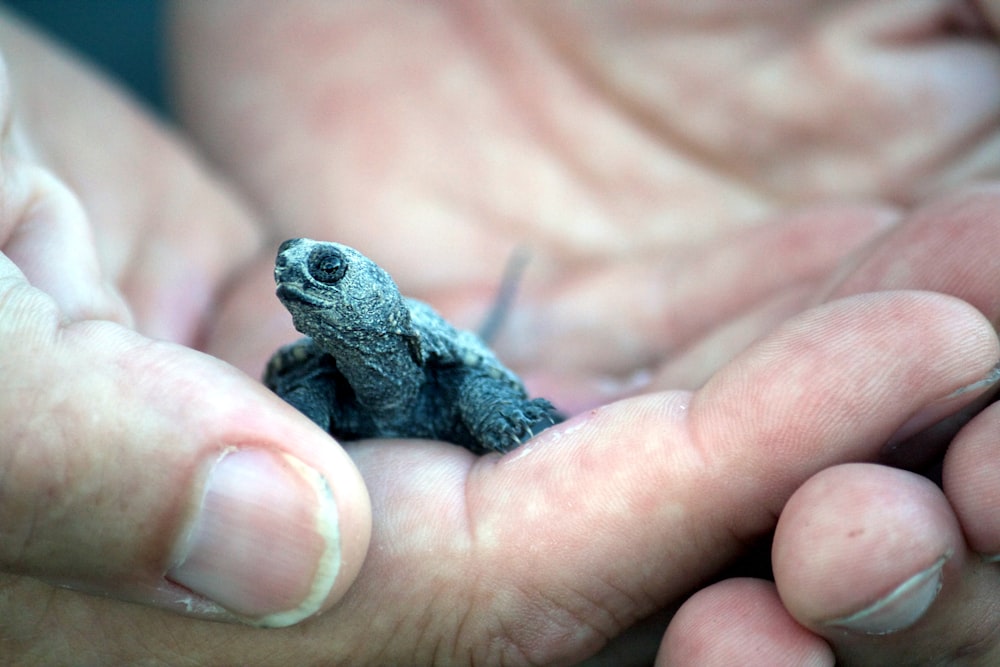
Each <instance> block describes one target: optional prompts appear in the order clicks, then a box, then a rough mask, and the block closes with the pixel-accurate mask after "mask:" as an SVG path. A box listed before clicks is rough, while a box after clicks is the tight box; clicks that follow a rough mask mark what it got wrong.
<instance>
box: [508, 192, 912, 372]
mask: <svg viewBox="0 0 1000 667" xmlns="http://www.w3.org/2000/svg"><path fill="white" fill-rule="evenodd" d="M895 219H896V216H895V214H894V213H892V212H891V211H887V210H885V209H877V208H874V207H856V206H855V207H848V206H842V207H833V206H831V207H828V208H816V209H812V210H809V211H803V212H800V213H795V214H789V215H787V216H785V217H782V218H780V219H777V220H773V221H770V222H769V223H767V224H762V225H760V226H758V227H755V228H753V229H750V230H746V231H744V232H743V233H739V234H733V235H732V236H731V238H729V239H727V240H726V242H725V243H706V244H705V245H703V246H699V247H694V248H689V249H685V250H684V251H683V252H680V253H677V254H676V255H673V256H670V255H668V256H666V257H665V256H663V253H662V251H660V252H657V254H655V255H653V256H649V257H645V256H642V255H635V256H630V257H629V258H628V261H624V262H617V263H616V264H615V265H614V266H611V267H609V268H603V267H601V266H593V265H592V264H591V265H588V266H587V267H586V271H583V272H580V273H579V274H577V273H573V272H570V273H569V275H568V276H567V277H566V278H565V279H562V280H560V281H558V282H557V283H556V284H554V285H544V286H542V285H539V286H536V287H534V286H533V285H531V284H530V283H529V284H526V285H525V288H524V290H523V293H524V294H525V297H526V298H525V299H522V301H521V302H520V303H521V304H522V306H521V307H520V308H519V309H518V310H515V312H513V313H512V316H511V321H510V323H509V325H508V326H507V328H506V330H505V332H504V333H502V334H501V338H500V341H499V342H500V343H501V344H503V343H507V345H506V346H503V347H501V350H502V351H504V352H508V353H509V355H510V359H511V361H512V363H514V364H515V365H521V366H524V367H527V368H531V367H537V366H542V367H544V368H549V369H553V370H554V371H561V370H563V369H569V370H571V371H580V370H584V371H589V372H590V373H591V374H597V375H598V376H610V377H612V378H615V377H617V378H622V377H627V376H629V375H630V374H631V373H634V372H635V371H637V370H646V371H649V370H651V369H652V368H654V367H655V365H657V364H659V363H662V362H663V361H664V360H670V359H673V358H675V357H677V356H678V355H682V354H684V352H685V349H686V348H687V347H688V346H690V345H692V344H694V343H695V342H697V341H701V340H703V339H705V338H706V337H709V336H710V335H711V334H712V332H713V331H715V330H716V329H717V328H725V327H726V326H727V325H728V324H729V323H730V322H732V321H735V320H740V319H742V318H748V317H749V314H750V313H752V312H754V311H755V310H757V309H760V308H763V309H767V308H768V305H769V304H773V302H774V301H775V300H776V299H780V296H781V295H782V294H783V293H785V291H786V290H792V291H793V292H799V291H800V287H801V286H802V285H803V284H809V283H811V282H814V281H816V280H819V279H820V278H821V277H824V276H826V275H828V274H829V272H830V271H831V270H833V268H834V267H835V266H837V264H838V263H839V262H840V261H841V260H842V259H843V257H844V256H845V255H847V254H848V253H850V252H851V251H852V250H855V249H856V248H857V247H858V246H860V245H862V244H864V243H866V242H868V241H870V240H871V239H872V237H873V236H875V235H877V234H878V233H880V232H881V231H883V230H884V229H885V227H886V226H887V225H888V224H891V223H892V222H893V221H895ZM528 275H529V277H530V267H529V274H528ZM533 287H534V289H533ZM539 294H540V295H543V296H541V297H538V296H537V295H539ZM531 295H536V297H535V298H534V299H532V300H529V298H528V297H530V296H531ZM802 296H804V295H802ZM808 299H809V300H811V298H808ZM809 300H799V301H798V302H797V303H796V304H794V307H795V310H792V307H791V306H790V305H789V304H785V305H786V307H787V308H786V312H784V313H783V314H784V315H785V316H787V314H788V313H789V312H797V310H800V309H801V308H802V307H803V305H804V304H805V303H809ZM602 309H603V310H602ZM609 314H611V316H610V317H609ZM781 319H784V317H782V318H781ZM781 319H775V320H771V321H769V322H768V323H767V327H768V329H769V328H770V327H773V326H774V325H775V324H776V323H777V322H779V321H781ZM766 330H767V329H762V328H760V327H759V326H756V327H747V328H746V333H745V334H743V335H742V336H740V337H739V340H737V341H735V342H736V345H734V346H732V347H730V348H727V350H726V353H727V354H726V357H724V358H723V359H722V362H724V361H727V360H728V359H730V358H732V357H733V356H735V354H736V353H737V352H739V351H740V350H742V349H745V347H746V345H747V344H748V343H749V342H751V341H752V340H754V339H755V338H756V337H759V336H760V335H761V334H762V333H764V331H766ZM730 335H731V334H730ZM505 337H506V339H505ZM508 341H515V342H522V344H521V345H511V344H510V343H509V342H508ZM524 341H531V344H530V345H527V344H523V342H524ZM508 348H509V349H508ZM597 351H599V352H600V353H599V354H598V353H597ZM716 362H717V365H713V366H709V367H708V368H705V369H703V370H701V373H700V375H699V376H698V379H699V380H704V378H705V377H707V376H708V375H710V374H711V372H714V371H715V370H716V369H717V368H718V367H719V365H718V360H716ZM696 386H697V385H696Z"/></svg>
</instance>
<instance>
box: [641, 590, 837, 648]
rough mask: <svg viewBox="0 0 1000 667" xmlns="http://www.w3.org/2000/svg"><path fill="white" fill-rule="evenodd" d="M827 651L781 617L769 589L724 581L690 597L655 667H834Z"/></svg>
mask: <svg viewBox="0 0 1000 667" xmlns="http://www.w3.org/2000/svg"><path fill="white" fill-rule="evenodd" d="M834 664H835V661H834V656H833V652H832V651H831V650H830V647H829V645H828V644H827V643H826V642H825V641H823V640H822V639H820V638H819V637H817V636H816V635H815V634H813V633H811V632H809V631H808V630H806V629H805V628H803V627H802V626H801V625H799V624H798V623H797V622H796V621H795V620H794V619H793V618H792V617H791V616H789V614H788V612H787V611H785V608H784V606H783V605H782V604H781V599H780V598H779V597H778V594H777V591H776V590H775V588H774V584H772V583H770V582H765V581H761V580H757V579H729V580H726V581H723V582H720V583H718V584H714V585H712V586H709V587H707V588H704V589H702V590H700V591H698V592H697V593H695V594H694V595H692V596H691V597H690V598H689V599H688V600H687V601H686V602H685V603H684V604H683V605H682V606H681V608H680V610H678V612H677V615H676V616H674V618H673V619H672V620H671V621H670V626H669V627H668V628H667V633H666V635H665V636H664V638H663V644H662V645H661V646H660V652H659V654H658V655H657V656H656V667H671V666H677V667H681V666H683V667H728V666H729V665H746V667H754V666H756V665H759V666H760V667H771V666H772V665H810V666H814V667H822V666H823V665H827V666H829V667H833V665H834Z"/></svg>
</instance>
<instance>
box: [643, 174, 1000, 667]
mask: <svg viewBox="0 0 1000 667" xmlns="http://www.w3.org/2000/svg"><path fill="white" fill-rule="evenodd" d="M998 211H1000V187H998V186H993V187H989V188H981V189H975V190H969V191H966V192H964V193H961V194H958V195H955V196H952V197H949V198H946V199H944V200H942V201H940V202H938V203H936V204H934V205H931V206H928V207H926V208H924V209H922V210H921V211H920V212H918V213H917V214H915V215H914V216H913V217H912V218H911V219H910V220H908V221H907V222H906V223H905V224H903V225H900V226H899V227H898V228H897V229H896V230H895V231H894V232H893V233H892V234H891V235H890V236H889V237H887V238H886V239H884V243H883V244H882V245H880V247H879V248H877V249H875V250H873V252H872V253H871V254H870V255H869V256H868V257H866V258H865V259H864V261H862V262H859V265H858V266H857V267H855V270H854V271H853V272H852V273H851V274H850V275H849V276H846V277H845V278H844V279H843V280H842V281H841V282H839V284H838V285H837V286H836V287H835V289H834V290H833V292H832V294H831V296H834V297H836V296H843V295H844V294H848V293H853V292H856V291H867V290H873V289H893V288H898V287H900V286H903V285H906V286H913V287H920V288H923V289H929V290H934V291H939V292H945V293H951V294H955V295H957V296H960V297H962V298H963V299H965V300H966V301H968V302H969V303H972V304H974V305H976V307H977V308H978V309H979V310H980V311H981V312H983V313H984V314H985V315H986V316H987V317H988V318H989V319H990V320H991V321H993V322H996V321H998V319H1000V301H998V299H997V292H996V285H997V284H998V283H1000V264H998V263H997V262H996V259H995V258H996V254H997V251H998V250H1000V224H998V223H1000V214H998ZM990 379H991V381H992V382H993V383H994V384H993V386H992V387H989V388H988V390H987V393H985V394H983V396H982V397H981V398H980V399H978V400H976V401H974V402H972V403H971V404H970V405H969V407H968V408H966V409H965V410H963V411H962V412H961V413H960V414H959V415H958V416H957V418H951V419H947V420H945V421H944V422H939V419H940V417H941V416H942V415H943V413H938V414H933V413H932V414H930V415H926V414H924V415H922V416H921V417H919V418H915V419H911V422H910V424H909V425H908V426H907V427H906V428H905V429H904V433H902V434H900V437H899V438H897V439H896V440H895V441H894V442H893V443H892V445H891V446H889V447H886V448H884V449H883V451H882V452H881V456H880V459H879V460H881V461H887V462H891V463H893V464H895V465H904V466H906V467H908V468H916V469H918V470H919V469H927V468H932V469H933V467H934V466H935V463H940V462H941V457H942V455H943V488H942V489H939V488H938V487H937V486H935V485H934V484H932V483H931V482H929V481H928V480H927V479H925V478H924V477H922V476H920V475H917V474H914V473H911V472H907V471H904V470H898V469H894V468H890V467H886V466H882V465H878V466H877V465H871V464H864V465H862V464H854V465H841V466H836V467H833V468H830V469H828V470H824V471H822V472H820V473H819V474H817V475H816V476H814V477H813V478H811V479H810V480H809V481H808V482H807V483H806V484H804V485H803V486H802V488H800V489H799V490H797V491H796V492H795V494H794V495H793V496H792V497H791V499H790V500H789V502H788V504H787V505H786V506H785V508H784V509H783V510H782V512H781V518H780V520H779V522H778V530H777V532H776V534H775V538H774V546H773V559H774V562H773V567H774V578H775V584H771V583H767V582H763V581H757V580H752V579H740V580H730V581H725V582H721V583H719V584H716V585H714V586H711V587H709V588H706V589H705V590H703V591H700V592H699V593H698V594H697V595H695V596H694V597H693V598H691V599H690V600H689V601H688V602H687V603H685V605H684V606H683V607H682V608H681V610H680V611H679V613H678V615H677V616H676V617H675V619H674V620H673V622H672V623H671V625H670V629H669V630H668V632H667V635H666V639H665V641H664V645H663V647H662V649H661V655H660V657H659V661H658V662H657V664H658V665H675V664H676V665H705V666H709V665H724V664H732V663H733V660H736V659H738V660H739V661H740V662H741V663H744V664H755V663H752V662H747V660H746V656H747V655H750V654H752V655H756V656H759V662H758V663H756V664H783V663H786V662H789V661H792V660H794V661H796V662H807V661H808V660H809V659H812V660H813V661H814V662H811V663H810V664H818V665H819V664H829V665H832V664H834V660H835V658H836V664H838V665H841V664H842V665H855V664H857V665H882V664H885V665H900V664H906V665H911V664H912V665H917V664H963V665H991V664H995V663H996V661H997V649H996V647H997V636H996V627H997V620H998V619H997V615H996V610H995V606H994V605H993V599H994V598H995V595H996V590H997V588H998V584H1000V581H998V576H997V571H996V566H995V564H994V562H993V560H994V558H995V556H994V555H995V554H996V553H997V551H998V546H997V539H998V538H997V534H998V528H997V524H996V520H995V517H996V515H997V497H996V493H994V492H993V491H992V489H993V487H995V486H996V482H995V475H996V472H995V471H996V466H995V465H994V463H993V458H994V457H993V451H992V450H993V448H994V447H995V442H996V433H997V430H998V425H1000V412H998V410H997V404H996V403H993V404H992V405H990V406H989V407H986V408H985V409H984V407H983V405H984V400H986V401H989V400H991V398H992V397H993V396H994V395H995V390H996V384H995V383H996V380H997V376H996V372H994V373H993V374H992V375H991V378H990ZM982 388H983V387H981V389H982ZM946 411H948V410H946ZM932 424H933V425H934V426H933V427H932V428H930V429H928V430H926V431H925V430H923V429H924V428H925V427H927V426H929V425H932ZM959 429H961V430H960V431H959ZM956 432H958V433H957V435H956ZM907 436H909V437H907ZM945 450H946V451H945ZM935 476H936V475H935ZM719 628H725V631H724V632H721V631H719Z"/></svg>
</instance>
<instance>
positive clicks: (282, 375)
mask: <svg viewBox="0 0 1000 667" xmlns="http://www.w3.org/2000/svg"><path fill="white" fill-rule="evenodd" d="M274 280H275V282H276V283H277V285H278V290H277V294H278V298H279V299H280V300H281V302H282V303H283V304H284V305H285V307H286V308H288V311H289V312H290V313H291V314H292V321H293V322H294V324H295V328H296V329H298V330H299V332H301V333H303V334H305V335H306V336H307V338H303V339H301V340H299V341H297V342H295V343H292V344H290V345H286V346H284V347H282V348H281V349H279V350H278V351H277V352H275V354H274V356H273V357H272V358H271V360H270V361H269V362H268V365H267V370H266V371H265V373H264V384H266V385H267V386H268V387H269V388H270V389H272V390H273V391H274V392H275V393H276V394H278V395H279V396H281V397H282V398H283V399H285V400H286V401H287V402H288V403H290V404H292V405H293V406H295V407H296V408H298V410H299V411H301V412H302V413H303V414H305V415H306V416H307V417H309V418H310V419H311V420H313V421H314V422H315V423H316V424H318V425H319V426H320V428H322V429H323V430H325V431H327V432H329V433H330V434H331V435H333V436H334V437H336V438H338V439H340V440H358V439H361V438H430V439H434V440H445V441H448V442H452V443H455V444H457V445H462V446H463V447H466V448H468V449H470V450H472V451H474V452H479V453H482V452H488V451H499V452H505V451H509V450H511V449H514V448H515V447H517V446H518V445H519V444H521V443H522V442H524V441H525V440H527V439H528V438H530V437H531V436H533V435H534V434H536V433H538V432H539V431H541V430H542V429H544V428H546V427H548V426H551V425H552V424H555V423H557V422H559V421H561V418H560V417H559V415H558V413H557V412H556V411H555V409H554V408H553V407H552V404H551V403H549V402H548V401H547V400H545V399H544V398H529V397H528V394H527V392H526V391H525V388H524V385H523V384H522V383H521V381H520V379H518V377H517V376H516V375H515V374H514V373H513V372H511V371H510V370H508V369H507V368H506V367H505V366H504V365H503V364H501V363H500V361H499V360H498V359H497V358H496V356H495V355H494V354H493V353H492V352H491V351H490V350H489V348H488V347H487V346H486V344H485V343H484V342H483V341H482V340H481V339H480V338H479V337H478V336H476V335H475V334H474V333H472V332H469V331H459V330H456V329H455V328H454V327H452V326H451V325H450V324H448V323H447V322H446V321H445V320H444V319H443V318H442V317H441V316H440V315H438V314H437V313H436V312H435V311H434V310H433V309H432V308H431V307H430V306H428V305H427V304H425V303H423V302H420V301H417V300H415V299H408V298H405V297H403V296H402V295H401V294H400V293H399V288H397V287H396V283H395V282H393V280H392V278H391V277H389V274H388V273H386V272H385V271H384V270H383V269H382V268H381V267H379V266H378V265H377V264H375V262H373V261H371V260H370V259H368V258H367V257H365V256H364V255H362V254H361V253H360V252H358V251H357V250H354V249H353V248H349V247H347V246H344V245H341V244H339V243H325V242H320V241H313V240H310V239H291V240H288V241H285V242H284V243H282V244H281V247H280V248H278V257H277V260H276V261H275V267H274Z"/></svg>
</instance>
